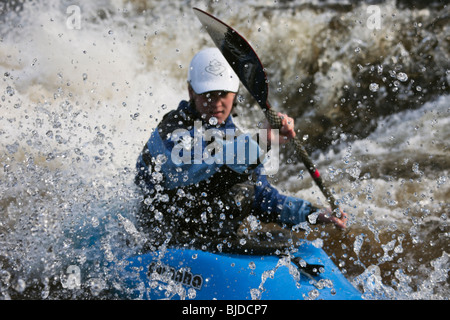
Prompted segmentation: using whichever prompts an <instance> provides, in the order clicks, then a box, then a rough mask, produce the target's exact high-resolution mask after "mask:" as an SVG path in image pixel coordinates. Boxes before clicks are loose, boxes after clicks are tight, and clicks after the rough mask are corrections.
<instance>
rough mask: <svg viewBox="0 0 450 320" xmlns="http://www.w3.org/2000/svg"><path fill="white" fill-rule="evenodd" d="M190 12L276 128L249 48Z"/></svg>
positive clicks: (301, 151)
mask: <svg viewBox="0 0 450 320" xmlns="http://www.w3.org/2000/svg"><path fill="white" fill-rule="evenodd" d="M194 12H195V14H196V15H197V17H198V19H199V20H200V22H201V23H202V25H203V26H204V27H205V29H206V31H207V32H208V33H209V35H210V36H211V38H212V40H213V41H214V43H215V45H216V46H217V48H219V50H220V51H221V52H222V54H223V56H224V57H225V59H226V60H227V61H228V63H229V64H230V66H231V67H232V68H233V70H234V72H236V74H237V75H238V77H239V79H240V80H241V82H242V84H243V85H244V87H245V88H246V89H247V90H248V92H249V93H250V94H251V95H252V96H253V98H255V100H256V101H257V102H258V104H259V105H260V107H261V108H262V110H263V111H264V113H265V115H266V118H267V120H268V121H269V123H270V126H271V127H272V128H273V129H280V128H281V118H280V117H279V116H278V114H277V112H275V111H273V110H272V109H271V107H270V105H269V103H268V101H267V96H268V92H269V87H268V81H267V75H266V73H265V71H264V67H263V65H262V63H261V61H260V60H259V58H258V56H257V55H256V53H255V51H254V50H253V48H252V47H251V46H250V44H249V43H248V42H247V41H246V40H245V39H244V38H243V37H242V36H241V35H239V34H238V33H237V32H236V31H235V30H234V29H233V28H231V27H229V26H228V25H226V24H225V23H223V22H222V21H220V20H219V19H217V18H216V17H214V16H212V15H210V14H209V13H207V12H204V11H202V10H200V9H198V8H194ZM291 141H293V144H294V147H295V150H296V153H297V154H298V156H299V158H300V160H301V161H302V162H303V164H304V165H305V166H306V168H307V170H308V171H309V173H310V174H311V176H312V178H313V179H314V181H315V183H316V184H317V186H318V187H319V188H320V190H321V191H322V193H323V194H324V195H325V197H326V198H327V199H328V202H329V203H330V205H331V208H332V209H333V211H335V212H339V207H338V205H337V201H336V200H335V198H334V195H333V194H332V193H331V192H330V190H329V189H328V188H327V187H326V186H325V185H324V183H323V180H322V177H321V176H320V173H319V171H318V170H317V169H316V166H315V165H314V163H313V162H312V161H311V158H310V157H309V155H308V153H307V151H306V150H305V147H304V146H303V145H302V143H301V141H300V140H299V139H298V138H297V137H295V138H294V139H292V140H291Z"/></svg>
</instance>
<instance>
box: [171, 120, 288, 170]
mask: <svg viewBox="0 0 450 320" xmlns="http://www.w3.org/2000/svg"><path fill="white" fill-rule="evenodd" d="M271 134H272V137H273V139H272V141H271V142H270V150H269V147H268V145H269V143H268V136H267V135H268V132H267V129H259V130H258V131H257V132H256V133H253V134H250V133H243V132H240V131H239V130H236V129H225V130H220V129H217V128H210V129H207V130H205V129H204V128H203V126H202V122H201V121H195V122H194V133H193V136H192V133H191V132H190V131H188V130H187V129H177V130H175V131H174V132H172V133H171V137H170V139H171V141H172V142H173V143H174V147H173V149H172V151H171V155H170V156H171V161H172V162H173V163H174V164H175V165H181V164H202V163H206V164H208V165H212V164H217V165H220V164H226V165H228V166H229V167H230V168H232V169H233V170H235V171H237V172H241V171H245V170H246V169H247V168H249V167H251V166H253V165H259V164H263V168H262V170H261V174H262V175H272V174H276V173H277V172H278V169H279V166H280V165H279V164H280V159H279V151H280V150H279V131H278V130H277V129H271ZM204 146H206V147H204Z"/></svg>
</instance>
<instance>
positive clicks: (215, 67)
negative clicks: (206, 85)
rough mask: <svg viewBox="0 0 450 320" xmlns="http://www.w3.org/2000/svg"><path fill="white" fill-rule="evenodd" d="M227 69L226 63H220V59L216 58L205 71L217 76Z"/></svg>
mask: <svg viewBox="0 0 450 320" xmlns="http://www.w3.org/2000/svg"><path fill="white" fill-rule="evenodd" d="M225 70H227V69H226V68H225V66H224V65H222V64H221V63H220V61H218V60H216V59H214V60H212V61H210V62H209V66H207V67H206V68H205V71H206V72H208V73H211V74H213V75H215V76H219V75H221V74H222V73H223V72H225Z"/></svg>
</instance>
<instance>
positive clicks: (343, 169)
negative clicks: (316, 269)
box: [0, 0, 450, 299]
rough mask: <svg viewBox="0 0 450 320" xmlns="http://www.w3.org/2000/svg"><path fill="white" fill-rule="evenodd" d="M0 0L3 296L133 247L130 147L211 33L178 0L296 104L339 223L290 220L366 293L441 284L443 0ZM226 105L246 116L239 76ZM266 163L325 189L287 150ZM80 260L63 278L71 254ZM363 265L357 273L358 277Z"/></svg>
mask: <svg viewBox="0 0 450 320" xmlns="http://www.w3.org/2000/svg"><path fill="white" fill-rule="evenodd" d="M376 2H377V4H372V5H371V6H370V5H369V4H365V3H364V2H363V1H361V2H356V1H355V2H354V3H357V4H352V2H350V1H256V0H255V1H214V2H209V1H208V2H207V1H178V2H177V1H170V2H169V1H153V0H150V1H138V0H135V1H121V0H110V1H107V0H103V1H79V2H78V4H77V5H73V3H72V2H71V1H56V0H55V1H52V0H49V1H32V2H28V1H23V2H21V1H17V2H15V5H14V6H9V5H6V4H5V3H4V2H1V3H0V82H1V85H0V162H1V167H0V298H5V299H9V298H11V299H24V298H25V299H26V298H37V299H60V298H67V297H70V298H98V297H108V294H109V293H111V292H112V291H113V289H117V288H120V284H121V283H120V277H117V275H115V274H114V270H112V269H110V267H109V266H110V263H111V262H115V263H117V262H118V261H121V259H123V258H124V257H126V256H128V255H130V254H133V253H134V252H136V251H138V250H140V248H142V246H143V245H144V243H145V242H146V241H147V240H148V239H146V236H147V235H146V234H143V233H141V232H139V230H137V228H136V225H135V223H134V221H135V220H134V218H135V211H136V207H137V203H138V202H139V201H140V196H139V193H138V192H137V190H136V189H135V186H134V182H133V179H134V170H135V162H136V159H137V156H138V154H139V152H140V151H141V149H142V146H143V144H144V143H145V141H146V140H147V139H148V137H149V135H150V133H151V131H152V129H153V128H154V127H155V125H156V124H157V123H158V121H159V120H160V119H161V118H162V116H163V115H164V114H165V113H166V112H167V111H169V110H172V109H174V108H175V107H176V106H177V105H178V102H179V101H180V100H182V99H188V93H187V86H186V75H187V69H188V65H189V62H190V60H191V58H192V57H193V55H194V54H195V53H196V52H197V51H198V50H199V49H201V48H204V47H208V46H213V43H212V42H211V40H210V38H209V36H208V35H207V34H206V33H205V31H204V30H203V29H202V27H201V24H200V22H199V21H198V20H197V19H196V17H195V15H194V13H193V11H192V7H194V6H196V7H199V8H201V9H205V10H207V11H209V12H211V13H213V14H214V15H217V16H218V17H220V18H221V19H222V20H224V21H226V22H227V23H229V24H230V25H232V26H233V27H234V28H236V29H237V30H238V31H239V32H240V33H241V34H242V35H244V36H245V37H246V38H247V39H248V40H249V41H250V43H251V44H252V46H253V47H254V48H255V50H256V51H257V53H258V55H259V56H260V58H261V60H262V62H263V64H264V66H265V67H266V71H267V74H268V77H269V81H270V82H269V87H270V92H269V99H270V101H271V104H272V105H273V108H274V109H276V110H279V111H283V112H286V113H288V114H289V115H290V116H292V117H294V118H295V120H296V130H297V135H298V136H299V137H300V138H301V139H302V140H303V141H304V142H305V145H306V147H307V149H308V151H309V152H310V154H311V155H312V158H313V159H314V161H315V163H316V164H317V167H318V169H319V170H320V172H321V173H322V175H323V177H324V179H325V181H326V183H327V184H328V185H329V186H330V187H331V188H332V189H333V191H334V192H335V193H336V198H337V199H338V200H339V201H340V203H341V204H342V207H343V208H344V209H345V210H346V211H347V212H348V214H349V216H350V222H349V228H348V230H346V231H339V230H337V229H335V228H333V227H330V226H327V227H322V226H312V227H311V228H310V229H307V230H297V229H296V230H294V231H298V232H300V233H301V234H302V235H303V236H304V237H306V238H307V239H309V240H312V241H314V243H316V244H318V245H320V246H322V247H323V249H324V250H325V251H326V252H327V253H328V254H330V255H331V256H332V258H333V260H334V261H335V263H336V264H337V265H338V266H339V267H340V269H341V270H342V271H343V272H344V274H345V275H346V276H347V277H348V278H349V279H350V280H351V281H353V282H354V284H355V285H356V286H357V287H358V288H359V289H360V290H361V291H362V292H364V293H365V298H367V299H377V298H379V297H381V296H382V297H384V298H385V299H448V297H449V293H450V288H449V278H448V276H449V274H448V272H449V265H450V261H449V257H448V253H449V252H450V251H449V227H448V224H449V219H450V217H449V213H450V205H449V198H450V185H449V179H450V177H449V170H450V157H449V155H450V152H449V147H450V146H449V142H450V90H449V84H450V63H449V61H450V39H449V34H450V24H449V16H450V9H449V7H448V5H447V6H444V5H443V4H442V2H439V1H436V2H426V4H424V5H421V4H420V3H421V2H418V4H417V5H415V6H412V4H411V3H412V1H397V2H396V1H376ZM238 100H239V106H238V107H237V108H236V110H235V111H236V114H239V115H241V119H243V120H242V122H243V123H244V125H247V126H249V127H252V126H253V127H254V126H256V125H257V122H258V121H257V120H255V119H257V117H258V115H259V114H258V107H257V106H256V105H255V104H254V102H253V101H252V99H251V97H250V96H249V95H248V93H247V92H245V89H241V91H240V93H239V99H238ZM281 160H282V162H281V167H280V170H279V172H278V174H276V175H273V176H271V179H272V180H273V183H274V184H275V185H277V186H278V187H279V188H280V190H282V191H283V192H284V193H286V194H290V195H296V196H299V197H302V198H304V199H307V200H309V201H311V202H312V203H314V204H316V205H326V200H325V199H324V197H323V196H322V194H321V193H320V191H319V189H318V188H317V187H316V186H315V185H314V183H313V181H312V179H311V178H310V177H309V175H308V173H307V171H306V170H305V168H304V166H303V165H302V164H301V163H298V162H297V160H296V159H295V157H293V155H292V152H291V150H286V149H282V150H281ZM69 266H76V267H77V268H78V269H76V270H77V271H79V272H82V273H83V274H82V276H83V277H82V279H83V283H82V285H81V289H79V290H71V289H70V288H67V283H66V284H65V282H64V279H65V276H67V272H68V267H69ZM369 277H370V281H367V279H368V278H369Z"/></svg>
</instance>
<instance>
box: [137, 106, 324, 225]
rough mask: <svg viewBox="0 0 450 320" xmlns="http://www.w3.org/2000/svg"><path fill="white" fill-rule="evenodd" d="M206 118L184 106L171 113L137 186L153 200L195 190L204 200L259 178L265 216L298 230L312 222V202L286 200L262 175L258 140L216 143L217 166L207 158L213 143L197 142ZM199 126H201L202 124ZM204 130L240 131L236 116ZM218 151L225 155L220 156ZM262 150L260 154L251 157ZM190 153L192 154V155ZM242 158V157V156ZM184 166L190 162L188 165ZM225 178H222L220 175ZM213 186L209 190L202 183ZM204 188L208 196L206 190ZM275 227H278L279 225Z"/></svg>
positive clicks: (142, 158)
mask: <svg viewBox="0 0 450 320" xmlns="http://www.w3.org/2000/svg"><path fill="white" fill-rule="evenodd" d="M199 119H201V118H200V115H199V114H198V112H197V111H196V110H195V109H194V108H193V107H191V106H190V104H189V103H188V102H187V101H182V102H181V103H180V104H179V106H178V108H177V110H174V111H171V112H169V113H168V114H167V115H166V116H165V117H164V118H163V120H162V122H161V123H160V124H159V125H158V127H157V128H156V129H155V130H154V131H153V132H152V134H151V136H150V139H149V140H148V142H147V143H146V145H145V146H144V149H143V151H142V152H141V154H140V155H139V157H138V160H137V164H136V170H137V181H138V183H139V184H140V185H141V187H143V188H144V189H145V190H146V193H147V194H148V195H152V194H154V195H156V194H158V193H160V195H164V193H171V194H173V193H175V192H176V191H177V189H179V188H183V187H189V186H197V187H199V190H198V192H199V194H200V193H202V194H204V193H211V194H214V193H220V192H226V190H227V188H229V187H231V186H232V185H233V184H234V183H236V182H239V181H242V180H246V179H248V176H249V175H250V174H251V175H253V176H254V177H255V179H254V181H255V188H254V199H253V207H254V208H255V209H257V210H259V211H261V212H269V213H271V214H272V216H274V217H276V219H275V220H277V222H281V223H288V224H294V225H295V224H298V223H300V222H304V221H306V220H307V216H308V215H309V214H310V213H311V212H313V211H315V210H316V208H314V207H313V206H312V205H311V203H310V202H308V201H306V200H302V199H299V198H296V197H292V196H286V195H283V194H281V193H279V192H278V190H277V189H276V188H274V187H273V186H272V185H271V184H270V183H269V181H268V180H267V177H266V176H265V175H263V174H261V170H262V168H263V164H262V162H263V161H261V159H263V158H264V154H263V152H264V150H262V149H261V148H260V147H259V146H258V142H257V141H255V139H253V138H252V137H248V135H247V139H245V141H244V143H242V141H243V140H240V143H238V139H232V140H231V139H216V140H215V139H212V140H211V141H214V142H216V144H217V145H216V148H214V151H216V154H214V155H213V154H209V153H206V155H209V156H213V157H214V156H215V157H216V158H214V160H215V161H211V160H212V159H209V161H208V157H206V158H205V156H204V155H205V150H207V148H208V146H209V147H210V146H211V141H205V139H201V141H199V139H197V138H196V137H198V136H196V132H195V130H197V131H198V130H199V126H198V125H197V126H196V125H193V121H194V120H197V121H198V120H199ZM196 123H197V124H198V122H196ZM200 129H201V130H208V129H216V130H217V132H216V133H217V134H224V135H225V134H226V133H227V132H230V131H227V130H234V131H236V130H237V128H236V126H235V124H234V123H233V118H232V116H231V115H230V116H229V117H228V118H227V119H226V121H225V122H224V123H223V124H221V125H220V126H213V125H210V124H207V123H204V122H203V123H202V127H201V128H200ZM242 148H245V151H246V152H245V158H244V159H242V158H239V159H238V160H239V161H237V160H236V161H234V162H232V163H230V161H220V159H219V160H217V157H218V156H220V157H222V156H223V157H225V155H227V152H231V151H234V153H232V154H234V155H235V158H236V155H237V154H238V150H239V149H241V150H242ZM217 150H219V151H221V153H220V152H217ZM251 150H257V152H251ZM187 151H190V154H188V155H186V153H187ZM240 154H241V155H242V153H240ZM183 160H184V161H183ZM219 171H220V172H221V174H220V177H217V176H218V175H217V172H219ZM205 181H207V182H208V185H204V184H202V182H205ZM202 188H204V189H205V190H202ZM274 222H275V221H274Z"/></svg>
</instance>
